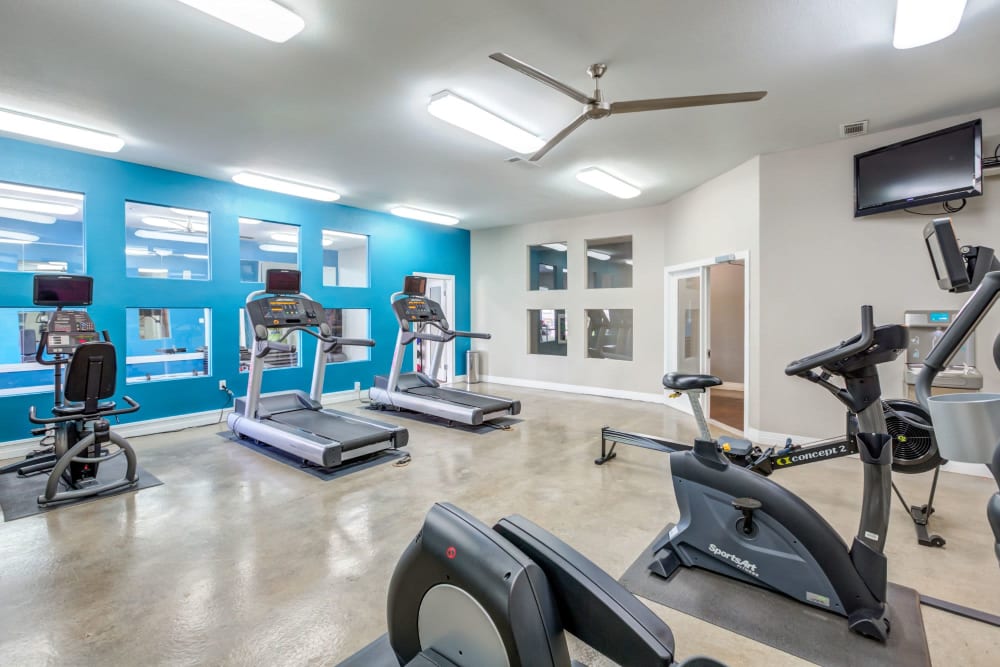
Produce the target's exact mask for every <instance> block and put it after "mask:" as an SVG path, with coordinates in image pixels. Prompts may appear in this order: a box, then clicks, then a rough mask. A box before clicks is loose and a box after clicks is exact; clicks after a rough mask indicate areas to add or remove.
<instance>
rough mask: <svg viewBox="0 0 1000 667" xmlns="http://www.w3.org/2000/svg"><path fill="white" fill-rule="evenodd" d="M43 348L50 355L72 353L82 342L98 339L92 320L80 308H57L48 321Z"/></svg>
mask: <svg viewBox="0 0 1000 667" xmlns="http://www.w3.org/2000/svg"><path fill="white" fill-rule="evenodd" d="M47 331H48V336H47V337H46V341H45V350H46V352H47V353H48V354H50V355H53V356H54V355H57V354H62V355H72V354H73V353H74V352H76V348H78V347H80V346H81V345H83V344H84V343H91V342H93V341H95V340H100V337H99V336H98V333H97V331H95V330H94V321H93V320H92V319H90V315H88V314H87V313H85V312H83V311H82V310H59V311H56V312H54V313H52V318H51V319H49V323H48V329H47Z"/></svg>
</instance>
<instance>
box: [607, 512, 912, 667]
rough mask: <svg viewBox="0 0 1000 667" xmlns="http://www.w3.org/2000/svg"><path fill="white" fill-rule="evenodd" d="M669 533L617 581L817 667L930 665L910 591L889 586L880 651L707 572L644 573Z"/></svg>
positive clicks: (818, 618)
mask: <svg viewBox="0 0 1000 667" xmlns="http://www.w3.org/2000/svg"><path fill="white" fill-rule="evenodd" d="M670 528H671V526H670V525H668V526H667V528H666V529H664V531H663V532H662V533H660V535H658V536H657V538H656V540H654V541H653V543H651V544H650V545H649V546H648V547H646V548H645V549H644V550H643V552H642V554H641V555H640V556H639V558H638V559H636V561H635V562H634V563H632V565H630V566H629V568H628V569H627V570H626V571H625V574H623V575H622V576H621V579H619V581H620V582H621V584H622V585H623V586H625V588H627V589H628V590H630V591H631V592H632V593H634V594H636V595H638V596H640V597H643V598H646V599H648V600H652V601H653V602H656V603H658V604H662V605H664V606H666V607H670V608H671V609H676V610H677V611H680V612H683V613H685V614H688V615H690V616H694V617H695V618H700V619H701V620H703V621H707V622H708V623H711V624H713V625H717V626H719V627H722V628H725V629H727V630H731V631H733V632H735V633H737V634H740V635H743V636H744V637H748V638H750V639H753V640H754V641H758V642H760V643H762V644H767V645H768V646H772V647H774V648H776V649H778V650H780V651H784V652H786V653H791V654H792V655H795V656H798V657H799V658H802V659H803V660H808V661H810V662H813V663H816V664H818V665H824V667H841V666H844V667H846V666H849V665H850V666H853V665H859V666H860V665H865V666H868V665H905V666H906V667H922V666H924V665H926V666H927V667H929V666H930V664H931V658H930V653H929V652H928V649H927V636H926V634H925V633H924V621H923V616H922V614H921V613H920V598H919V594H918V593H917V592H916V591H915V590H913V589H912V588H906V587H904V586H897V585H896V584H889V595H888V597H889V601H888V605H889V619H890V624H891V625H890V631H889V640H888V641H887V642H886V643H885V644H882V643H880V642H877V641H874V640H871V639H867V638H865V637H862V636H860V635H858V634H855V633H853V632H851V631H850V630H848V629H847V619H845V618H844V617H843V616H839V615H837V614H832V613H829V612H825V611H823V610H821V609H814V608H812V607H809V606H807V605H805V604H802V603H800V602H797V601H795V600H793V599H791V598H789V597H786V596H784V595H781V594H780V593H774V592H771V591H769V590H765V589H763V588H760V587H758V586H753V585H750V584H745V583H743V582H740V581H736V580H734V579H729V578H728V577H724V576H722V575H719V574H715V573H714V572H708V571H706V570H701V569H697V568H686V567H681V568H679V569H678V571H677V572H675V573H674V575H673V576H672V577H671V578H670V579H669V580H664V579H661V578H660V577H657V576H656V575H653V574H650V573H649V572H648V571H647V566H648V565H649V563H650V562H651V561H652V559H653V554H652V546H653V544H654V543H656V542H657V541H659V539H660V536H662V535H665V534H666V531H667V530H669V529H670Z"/></svg>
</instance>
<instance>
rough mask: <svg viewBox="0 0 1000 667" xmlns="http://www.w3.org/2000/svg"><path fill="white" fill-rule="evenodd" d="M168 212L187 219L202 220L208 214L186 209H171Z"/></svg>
mask: <svg viewBox="0 0 1000 667" xmlns="http://www.w3.org/2000/svg"><path fill="white" fill-rule="evenodd" d="M170 210H171V211H173V212H174V213H176V214H177V215H186V216H187V217H189V218H203V219H204V218H207V217H208V213H206V212H205V211H192V210H191V209H187V208H171V209H170Z"/></svg>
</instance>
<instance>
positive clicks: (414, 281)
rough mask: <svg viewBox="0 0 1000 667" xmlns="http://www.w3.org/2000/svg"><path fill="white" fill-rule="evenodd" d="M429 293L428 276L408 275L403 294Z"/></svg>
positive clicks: (420, 294) (419, 294) (404, 281)
mask: <svg viewBox="0 0 1000 667" xmlns="http://www.w3.org/2000/svg"><path fill="white" fill-rule="evenodd" d="M426 293H427V278H426V277H424V276H406V278H405V279H404V280H403V294H409V295H410V296H423V295H424V294H426Z"/></svg>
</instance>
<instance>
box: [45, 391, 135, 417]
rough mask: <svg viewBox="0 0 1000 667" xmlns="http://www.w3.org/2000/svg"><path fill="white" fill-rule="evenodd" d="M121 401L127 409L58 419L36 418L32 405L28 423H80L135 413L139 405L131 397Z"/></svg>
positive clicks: (79, 414)
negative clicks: (83, 420) (91, 418)
mask: <svg viewBox="0 0 1000 667" xmlns="http://www.w3.org/2000/svg"><path fill="white" fill-rule="evenodd" d="M122 400H123V401H125V402H126V403H128V405H129V407H127V408H118V409H116V410H108V411H106V412H98V413H94V414H93V415H84V414H81V413H77V414H73V415H62V416H60V417H38V416H36V413H35V406H34V405H32V406H31V407H30V408H28V421H30V422H31V423H32V424H58V423H61V422H75V421H80V419H82V418H85V417H93V418H95V419H97V418H104V417H114V416H115V415H126V414H128V413H130V412H135V411H137V410H138V409H139V404H138V403H137V402H136V401H135V400H134V399H133V398H132V397H131V396H122Z"/></svg>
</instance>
